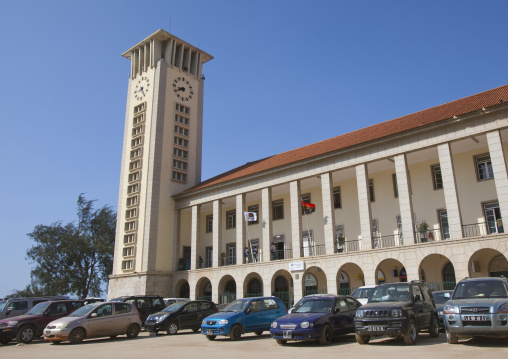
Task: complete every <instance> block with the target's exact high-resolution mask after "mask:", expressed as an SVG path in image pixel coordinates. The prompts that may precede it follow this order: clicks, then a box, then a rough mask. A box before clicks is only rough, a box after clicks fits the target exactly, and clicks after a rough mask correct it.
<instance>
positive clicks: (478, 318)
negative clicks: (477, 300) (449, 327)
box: [464, 315, 489, 322]
mask: <svg viewBox="0 0 508 359" xmlns="http://www.w3.org/2000/svg"><path fill="white" fill-rule="evenodd" d="M464 320H469V321H472V322H475V321H477V322H478V321H479V322H486V321H488V320H489V318H488V317H487V316H486V315H464Z"/></svg>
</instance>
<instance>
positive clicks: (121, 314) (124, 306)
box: [113, 303, 137, 335]
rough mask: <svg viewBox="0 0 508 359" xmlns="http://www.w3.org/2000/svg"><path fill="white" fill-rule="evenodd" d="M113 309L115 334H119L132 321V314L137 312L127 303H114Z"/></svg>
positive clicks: (125, 329)
mask: <svg viewBox="0 0 508 359" xmlns="http://www.w3.org/2000/svg"><path fill="white" fill-rule="evenodd" d="M113 309H114V312H113V327H114V331H115V335H120V334H123V333H125V332H126V331H127V327H128V326H129V324H131V323H132V319H133V316H134V315H137V313H135V312H134V311H132V310H131V305H130V304H128V303H115V304H114V306H113Z"/></svg>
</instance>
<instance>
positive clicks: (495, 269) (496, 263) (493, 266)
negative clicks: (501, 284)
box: [489, 255, 508, 277]
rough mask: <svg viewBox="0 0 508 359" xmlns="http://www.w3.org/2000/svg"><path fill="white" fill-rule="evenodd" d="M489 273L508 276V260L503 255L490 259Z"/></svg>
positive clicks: (496, 275) (495, 275)
mask: <svg viewBox="0 0 508 359" xmlns="http://www.w3.org/2000/svg"><path fill="white" fill-rule="evenodd" d="M489 274H490V276H491V277H501V276H505V277H508V261H507V260H506V257H505V256H503V255H500V256H497V257H495V258H493V259H492V261H490V263H489Z"/></svg>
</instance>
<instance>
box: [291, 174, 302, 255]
mask: <svg viewBox="0 0 508 359" xmlns="http://www.w3.org/2000/svg"><path fill="white" fill-rule="evenodd" d="M289 197H290V200H289V201H290V203H289V206H290V212H291V244H292V246H293V258H300V257H301V244H302V196H301V193H300V182H299V181H293V182H291V183H290V184H289Z"/></svg>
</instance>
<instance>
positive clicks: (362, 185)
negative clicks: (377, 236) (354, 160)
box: [356, 163, 372, 249]
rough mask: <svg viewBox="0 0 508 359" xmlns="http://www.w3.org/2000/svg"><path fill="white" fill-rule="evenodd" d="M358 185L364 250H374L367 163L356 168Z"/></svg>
mask: <svg viewBox="0 0 508 359" xmlns="http://www.w3.org/2000/svg"><path fill="white" fill-rule="evenodd" d="M356 183H357V186H358V207H359V209H360V227H361V233H362V249H372V214H371V211H370V198H369V179H368V177H367V165H366V164H365V163H363V164H361V165H357V166H356Z"/></svg>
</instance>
